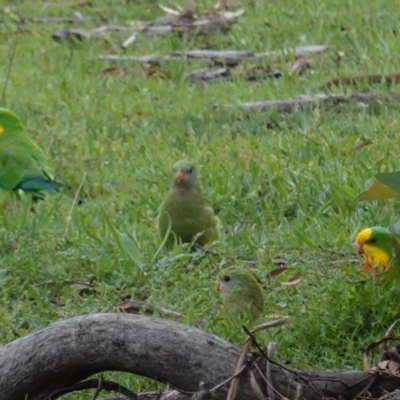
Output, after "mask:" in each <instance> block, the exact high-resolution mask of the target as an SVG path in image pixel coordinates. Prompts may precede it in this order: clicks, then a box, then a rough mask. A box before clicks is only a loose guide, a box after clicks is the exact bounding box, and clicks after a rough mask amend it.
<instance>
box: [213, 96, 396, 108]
mask: <svg viewBox="0 0 400 400" xmlns="http://www.w3.org/2000/svg"><path fill="white" fill-rule="evenodd" d="M396 98H400V92H398V91H396V92H370V93H352V94H343V95H328V94H316V95H314V96H300V97H298V98H297V99H286V100H269V101H257V102H248V103H240V104H238V105H234V104H227V105H226V107H229V108H234V107H239V108H241V109H242V110H244V111H268V110H272V109H276V110H278V111H280V112H292V111H294V110H297V109H302V108H305V107H309V106H316V105H333V106H336V105H340V104H347V103H351V102H360V103H373V102H375V101H383V100H388V99H396ZM215 107H218V105H216V106H215Z"/></svg>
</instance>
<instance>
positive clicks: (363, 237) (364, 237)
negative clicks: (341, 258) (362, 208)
mask: <svg viewBox="0 0 400 400" xmlns="http://www.w3.org/2000/svg"><path fill="white" fill-rule="evenodd" d="M354 249H355V251H357V252H358V253H359V254H362V255H363V257H364V263H363V265H362V269H363V270H371V271H372V272H374V273H377V272H379V271H386V270H387V269H388V268H389V266H390V263H391V261H392V254H393V253H392V234H391V232H390V230H389V229H387V228H383V227H381V226H373V227H371V228H366V229H363V230H362V231H360V232H359V233H358V234H357V236H356V241H355V243H354Z"/></svg>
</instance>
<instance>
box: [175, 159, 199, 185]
mask: <svg viewBox="0 0 400 400" xmlns="http://www.w3.org/2000/svg"><path fill="white" fill-rule="evenodd" d="M173 185H174V186H175V187H182V188H187V189H192V188H196V187H197V185H198V183H197V175H196V170H195V168H194V166H193V165H192V164H191V163H190V162H189V161H178V162H177V163H175V165H174V181H173Z"/></svg>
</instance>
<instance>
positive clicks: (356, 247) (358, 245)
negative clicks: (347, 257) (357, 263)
mask: <svg viewBox="0 0 400 400" xmlns="http://www.w3.org/2000/svg"><path fill="white" fill-rule="evenodd" d="M353 249H354V251H356V252H357V253H358V254H363V253H364V245H363V244H362V243H360V242H358V241H357V242H355V243H354V245H353Z"/></svg>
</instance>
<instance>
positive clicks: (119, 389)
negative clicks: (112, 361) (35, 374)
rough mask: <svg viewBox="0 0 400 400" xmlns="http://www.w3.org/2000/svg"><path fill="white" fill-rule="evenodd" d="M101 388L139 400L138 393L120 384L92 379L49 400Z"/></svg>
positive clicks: (62, 390) (77, 384)
mask: <svg viewBox="0 0 400 400" xmlns="http://www.w3.org/2000/svg"><path fill="white" fill-rule="evenodd" d="M99 387H101V388H102V389H104V390H108V391H113V392H116V393H121V394H122V395H124V396H125V397H126V398H127V399H130V400H138V396H137V394H136V393H134V392H132V391H131V390H129V389H127V388H125V387H123V386H121V385H120V384H118V383H115V382H112V381H101V382H100V381H99V380H98V379H90V380H87V381H82V382H78V383H76V384H74V385H72V386H69V387H66V388H63V389H60V390H58V391H57V392H55V393H53V394H52V395H51V396H49V400H56V399H58V398H60V397H61V396H64V395H65V394H67V393H73V392H78V391H82V390H88V389H98V388H99Z"/></svg>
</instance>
